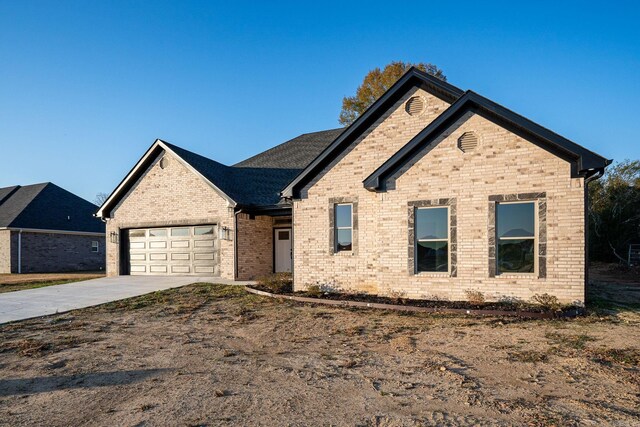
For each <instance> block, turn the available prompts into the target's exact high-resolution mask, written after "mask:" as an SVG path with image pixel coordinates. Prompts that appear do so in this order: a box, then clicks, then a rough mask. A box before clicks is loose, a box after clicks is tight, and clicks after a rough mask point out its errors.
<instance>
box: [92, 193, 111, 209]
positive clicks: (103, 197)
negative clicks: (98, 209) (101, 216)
mask: <svg viewBox="0 0 640 427" xmlns="http://www.w3.org/2000/svg"><path fill="white" fill-rule="evenodd" d="M107 198H109V195H108V194H107V193H98V194H96V198H95V199H94V200H93V203H94V204H96V205H98V206H102V204H103V203H104V202H106V201H107Z"/></svg>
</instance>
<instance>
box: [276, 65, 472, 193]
mask: <svg viewBox="0 0 640 427" xmlns="http://www.w3.org/2000/svg"><path fill="white" fill-rule="evenodd" d="M414 87H420V88H422V89H424V90H425V91H426V92H429V93H431V94H432V95H434V96H437V97H438V98H440V99H443V100H445V101H447V102H449V103H453V102H455V101H456V100H457V99H458V98H460V97H461V96H462V95H464V91H462V90H461V89H459V88H457V87H455V86H453V85H451V84H449V83H447V82H445V81H443V80H440V79H438V78H437V77H434V76H432V75H430V74H427V73H425V72H423V71H420V70H418V69H417V68H413V67H412V68H411V69H409V71H407V72H406V73H405V74H404V75H403V76H402V77H401V78H400V79H399V80H398V81H397V82H396V83H395V84H394V85H393V86H391V88H389V90H388V91H386V92H385V93H384V94H383V95H382V96H381V97H380V98H379V99H378V100H377V101H376V102H374V103H373V104H372V105H371V106H370V107H369V108H368V109H367V110H366V111H365V112H364V113H362V115H360V117H358V119H356V121H355V122H353V123H352V124H351V125H350V126H349V127H348V128H346V129H345V131H344V132H342V133H341V134H340V136H338V137H337V138H336V140H335V141H333V143H332V144H331V145H329V146H328V147H327V148H326V149H325V150H324V151H323V152H322V153H320V155H319V156H318V157H316V158H315V159H314V160H313V162H311V163H310V164H309V165H308V166H307V167H305V169H304V170H303V171H302V172H301V173H300V174H299V175H298V176H297V177H296V178H295V179H294V180H293V181H291V183H290V184H289V185H288V186H287V187H286V188H285V189H284V190H283V191H282V195H283V196H284V197H299V192H300V188H302V187H303V186H304V185H305V184H306V183H308V182H310V181H311V180H312V179H313V177H314V176H315V175H316V174H318V173H319V172H320V171H322V169H323V168H324V167H325V166H327V165H328V164H329V163H330V162H331V161H332V160H333V159H334V158H336V157H337V156H338V155H339V154H340V153H342V152H343V151H344V150H346V149H347V148H348V147H349V146H350V145H351V144H352V143H353V142H355V141H356V140H357V139H358V137H359V136H360V135H362V134H363V133H364V132H365V131H366V130H367V129H368V128H369V127H370V126H371V125H372V124H373V123H375V122H376V120H378V118H380V117H381V116H382V115H383V114H384V113H385V112H386V111H387V110H388V109H389V108H391V107H392V106H393V105H394V104H395V103H396V102H397V101H398V100H399V99H400V98H402V96H404V95H405V94H406V93H407V92H408V91H409V90H411V89H412V88H414Z"/></svg>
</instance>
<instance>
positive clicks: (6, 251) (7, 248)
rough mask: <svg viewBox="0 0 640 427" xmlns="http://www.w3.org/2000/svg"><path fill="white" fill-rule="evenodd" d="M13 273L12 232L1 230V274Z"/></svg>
mask: <svg viewBox="0 0 640 427" xmlns="http://www.w3.org/2000/svg"><path fill="white" fill-rule="evenodd" d="M8 273H11V231H10V230H0V274H8Z"/></svg>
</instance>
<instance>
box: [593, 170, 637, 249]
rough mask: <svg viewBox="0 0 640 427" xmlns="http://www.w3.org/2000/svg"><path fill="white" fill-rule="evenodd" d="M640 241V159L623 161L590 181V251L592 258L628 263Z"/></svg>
mask: <svg viewBox="0 0 640 427" xmlns="http://www.w3.org/2000/svg"><path fill="white" fill-rule="evenodd" d="M630 243H640V160H633V161H631V160H624V161H622V162H620V163H616V164H615V165H613V166H611V167H609V168H608V169H607V172H606V173H605V175H604V176H603V177H602V178H600V179H599V180H597V181H594V182H592V183H590V184H589V253H590V257H591V259H593V260H599V261H619V262H627V259H626V255H627V251H628V249H629V244H630Z"/></svg>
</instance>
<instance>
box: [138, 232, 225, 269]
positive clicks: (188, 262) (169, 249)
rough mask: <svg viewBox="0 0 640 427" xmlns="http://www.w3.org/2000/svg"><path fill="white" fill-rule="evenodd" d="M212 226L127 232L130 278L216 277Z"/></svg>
mask: <svg viewBox="0 0 640 427" xmlns="http://www.w3.org/2000/svg"><path fill="white" fill-rule="evenodd" d="M216 230H217V228H216V226H215V225H200V226H189V227H187V226H180V227H173V228H172V227H161V228H150V229H135V230H129V265H130V269H129V271H130V274H132V275H136V274H143V275H144V274H178V275H183V274H206V275H217V274H219V255H218V252H217V248H218V243H217V232H216Z"/></svg>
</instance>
